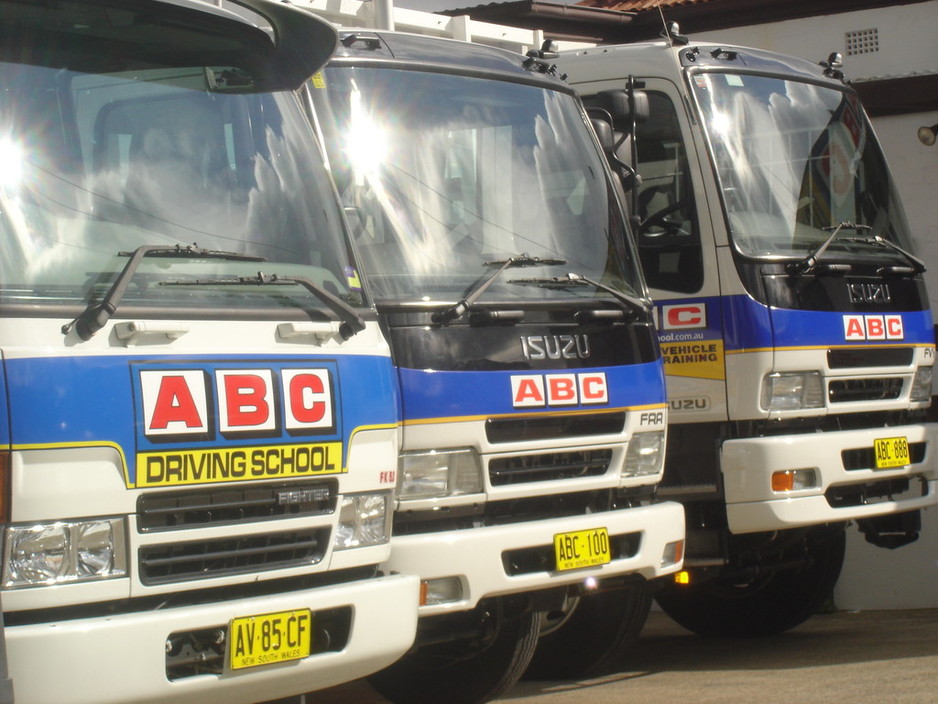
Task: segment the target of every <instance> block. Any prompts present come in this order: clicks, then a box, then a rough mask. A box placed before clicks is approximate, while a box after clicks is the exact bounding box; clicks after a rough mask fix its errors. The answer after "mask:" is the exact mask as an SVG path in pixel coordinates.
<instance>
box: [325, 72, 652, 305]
mask: <svg viewBox="0 0 938 704" xmlns="http://www.w3.org/2000/svg"><path fill="white" fill-rule="evenodd" d="M324 79H325V87H324V88H323V87H319V88H314V90H313V92H314V100H315V101H316V107H317V114H318V115H319V117H320V121H321V124H322V127H323V131H324V132H325V135H326V143H327V146H328V149H329V151H330V157H331V159H330V161H331V163H332V167H333V172H334V174H335V176H336V180H337V183H338V185H339V190H340V193H341V196H342V199H343V203H344V204H345V206H346V212H347V213H348V214H349V216H350V219H351V223H352V229H353V236H355V238H356V243H357V245H358V251H359V253H360V255H361V259H362V266H363V268H364V270H365V272H366V274H367V275H368V277H369V281H370V283H371V285H372V287H373V289H372V292H373V293H374V295H375V297H376V298H377V299H379V300H381V301H384V302H397V303H400V302H417V301H423V302H429V303H433V302H453V301H457V300H459V299H461V298H462V297H463V296H464V295H466V294H467V293H468V292H469V291H472V290H473V286H475V287H476V291H477V293H478V294H479V300H478V303H479V304H480V305H483V304H484V305H487V304H491V303H496V304H497V303H508V304H511V305H523V304H524V302H525V301H533V302H543V301H549V302H555V301H560V300H571V299H574V300H582V299H596V298H600V299H604V300H607V301H612V300H613V299H614V298H615V296H614V294H615V293H616V292H618V291H622V292H624V293H627V294H632V295H643V292H644V288H643V284H642V282H641V279H640V274H639V273H638V271H637V268H636V266H635V263H634V262H635V260H634V256H633V254H632V251H631V249H630V248H629V245H628V244H627V239H626V229H625V224H624V222H623V218H622V215H621V212H620V210H619V208H618V204H617V201H616V200H615V196H614V195H613V192H612V191H611V190H610V188H611V184H610V182H609V179H607V176H606V172H605V171H604V164H603V162H602V160H601V156H600V154H599V152H598V150H597V148H596V147H595V146H594V144H593V142H592V140H591V137H590V133H589V132H588V130H587V128H586V125H585V121H584V119H583V117H582V114H581V113H580V111H579V107H578V105H577V103H576V101H575V100H574V98H573V97H572V96H571V95H568V94H566V93H562V92H559V91H553V90H545V89H542V88H537V87H533V86H528V85H522V84H518V83H504V82H500V81H495V80H484V79H479V78H470V77H465V76H456V75H443V74H434V73H425V72H414V71H402V70H391V69H387V68H384V69H372V68H347V67H330V68H328V69H327V70H326V71H325V76H324ZM314 85H316V83H314ZM509 260H511V261H510V262H509ZM500 267H504V269H503V271H502V272H501V273H500V274H498V275H497V276H496V277H494V278H493V279H492V280H491V281H490V282H489V283H488V284H487V285H485V288H484V292H481V291H479V287H480V284H479V282H480V281H485V280H488V278H489V277H491V274H492V272H493V271H497V270H498V269H499V268H500ZM520 267H523V268H520ZM568 274H576V275H578V276H580V277H582V278H581V279H580V280H577V281H572V280H571V279H569V278H565V277H567V275H568ZM561 278H563V281H555V279H561ZM584 278H585V279H589V280H590V282H591V283H590V282H586V281H584V280H583V279H584ZM574 284H576V285H574ZM595 284H602V286H597V285H595ZM603 286H605V287H608V288H611V289H613V290H612V291H609V290H607V289H604V288H603Z"/></svg>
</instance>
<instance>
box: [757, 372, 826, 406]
mask: <svg viewBox="0 0 938 704" xmlns="http://www.w3.org/2000/svg"><path fill="white" fill-rule="evenodd" d="M823 407H824V388H823V385H822V384H821V373H820V372H783V373H778V372H776V373H775V374H769V375H768V376H766V377H765V378H764V379H763V380H762V408H764V409H765V410H767V411H795V410H799V409H802V408H823Z"/></svg>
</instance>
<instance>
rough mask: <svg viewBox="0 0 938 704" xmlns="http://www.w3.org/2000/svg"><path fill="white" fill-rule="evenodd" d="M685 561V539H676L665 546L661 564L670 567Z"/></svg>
mask: <svg viewBox="0 0 938 704" xmlns="http://www.w3.org/2000/svg"><path fill="white" fill-rule="evenodd" d="M683 561H684V541H683V540H675V541H674V542H673V543H668V544H667V545H665V546H664V553H663V554H662V556H661V566H662V567H670V566H671V565H679V564H681V562H683Z"/></svg>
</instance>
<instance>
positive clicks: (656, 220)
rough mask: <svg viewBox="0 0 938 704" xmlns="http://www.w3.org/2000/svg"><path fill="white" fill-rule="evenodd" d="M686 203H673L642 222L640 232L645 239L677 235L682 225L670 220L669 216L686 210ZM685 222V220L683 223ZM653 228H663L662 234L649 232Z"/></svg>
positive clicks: (680, 201) (639, 227)
mask: <svg viewBox="0 0 938 704" xmlns="http://www.w3.org/2000/svg"><path fill="white" fill-rule="evenodd" d="M684 205H685V203H684V201H682V200H679V201H677V202H675V203H671V204H670V205H668V206H665V207H664V208H661V210H658V211H656V212H654V213H652V214H651V215H649V216H648V217H647V218H645V219H644V220H642V222H641V224H640V225H639V226H638V229H639V232H640V233H641V234H642V236H643V237H660V236H662V235H675V234H677V231H678V229H679V228H680V223H678V222H673V221H671V220H668V216H669V215H671V214H672V213H675V212H677V211H678V210H683V209H684ZM681 222H683V220H682V221H681ZM652 227H660V228H662V231H661V232H648V230H649V229H651V228H652Z"/></svg>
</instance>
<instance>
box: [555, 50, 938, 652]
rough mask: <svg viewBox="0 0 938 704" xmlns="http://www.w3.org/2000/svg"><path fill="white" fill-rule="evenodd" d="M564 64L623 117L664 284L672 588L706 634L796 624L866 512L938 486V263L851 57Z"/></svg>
mask: <svg viewBox="0 0 938 704" xmlns="http://www.w3.org/2000/svg"><path fill="white" fill-rule="evenodd" d="M558 65H559V66H560V67H561V69H562V70H563V71H564V72H566V73H567V74H568V75H569V80H570V81H571V83H572V84H573V85H574V86H575V87H576V88H577V90H579V91H580V92H581V94H582V95H583V99H584V101H585V102H586V104H587V105H588V106H591V114H592V115H593V116H594V117H596V118H597V119H599V120H600V122H602V123H603V124H604V125H606V128H601V129H608V131H609V132H611V133H612V134H611V136H610V137H609V142H608V144H609V145H610V150H609V153H610V157H611V159H612V161H613V162H614V163H615V164H617V168H619V170H620V172H621V173H622V174H623V175H624V176H625V179H626V181H627V185H628V188H629V191H630V212H631V216H632V220H633V224H634V225H635V227H636V232H637V239H638V249H639V253H640V254H639V256H640V258H641V263H642V268H643V270H644V272H645V276H646V278H647V281H648V283H649V286H650V287H651V292H652V296H653V298H654V299H655V303H656V311H657V314H658V323H659V342H660V344H661V350H662V355H663V356H664V362H665V369H666V373H667V379H668V397H669V404H670V416H669V420H670V426H669V436H670V438H669V445H668V457H667V460H666V469H665V475H664V481H663V483H662V486H661V490H660V493H661V494H662V495H663V496H668V497H672V498H674V499H677V500H679V501H681V502H682V503H683V504H684V506H685V509H686V515H687V521H688V523H687V529H688V549H687V560H686V568H687V569H686V572H685V573H684V574H682V579H683V580H684V581H685V582H689V583H688V584H684V585H672V586H670V587H668V588H667V589H665V590H662V591H661V592H660V593H659V595H658V601H659V603H660V604H661V605H662V607H663V608H664V609H665V611H667V612H668V613H669V614H671V615H672V616H674V617H675V618H676V619H677V620H678V621H679V622H680V623H682V624H683V625H685V626H687V627H689V628H691V629H692V630H695V631H698V632H701V633H707V634H760V633H772V632H777V631H780V630H785V629H787V628H791V627H793V626H795V625H797V624H799V623H801V622H802V621H803V620H804V619H806V618H808V617H809V616H810V615H811V614H812V613H813V612H814V611H815V609H817V607H818V606H819V605H820V604H821V603H823V602H824V600H825V599H827V598H828V596H829V594H830V592H831V590H832V588H833V586H834V583H835V582H836V580H837V577H838V575H839V572H840V566H841V562H842V559H843V553H844V535H843V531H844V528H845V526H847V525H850V524H855V525H856V526H857V527H858V528H859V529H860V530H861V531H862V532H863V533H864V534H865V536H866V539H867V540H868V541H869V542H871V543H873V544H875V545H879V546H883V547H886V548H895V547H899V546H901V545H903V544H906V543H908V542H910V541H912V540H915V539H916V538H917V537H918V529H919V524H920V518H919V511H920V510H921V509H923V508H926V507H928V506H931V505H933V504H934V502H935V500H936V484H935V480H936V475H935V466H934V460H933V453H934V449H933V448H934V441H935V425H934V424H932V423H928V422H926V415H925V414H926V409H927V408H928V406H929V403H930V400H931V380H932V372H933V365H934V358H935V341H934V334H933V328H932V317H931V312H930V310H929V306H928V298H927V296H926V293H925V284H924V279H923V276H922V274H923V271H924V265H923V264H922V262H921V261H920V260H919V259H917V258H916V256H915V255H914V253H913V246H912V242H911V240H912V233H911V232H910V231H909V227H908V225H907V223H906V220H905V216H904V214H903V210H902V205H901V201H900V199H899V197H898V194H897V193H896V189H895V185H894V183H893V181H892V179H891V177H890V175H889V170H888V168H887V165H886V161H885V159H884V157H883V154H882V150H881V149H880V147H879V143H878V141H877V139H876V135H875V134H874V132H873V130H872V127H871V125H870V123H869V120H868V119H867V117H866V115H865V113H864V111H863V108H862V105H861V104H860V101H859V99H858V97H857V95H856V93H855V92H854V91H853V90H852V89H851V88H850V86H849V85H847V84H846V83H845V81H844V79H843V72H842V70H841V68H842V67H841V66H840V65H839V59H838V57H836V56H832V57H830V58H829V59H828V60H826V61H823V62H821V63H820V64H817V63H811V62H808V61H804V60H801V59H796V58H793V57H788V56H783V55H779V54H774V53H770V52H765V51H761V50H757V49H751V48H746V47H737V46H726V45H723V46H720V45H715V44H714V45H710V44H708V45H704V44H695V43H694V42H693V41H688V40H687V38H685V37H680V36H679V35H678V36H677V37H675V38H673V40H668V41H660V42H653V43H638V44H627V45H621V46H600V47H595V48H589V49H583V50H577V51H571V52H564V53H563V54H562V56H561V58H560V59H559V60H558ZM630 105H631V106H632V108H633V109H632V110H631V112H630V109H629V106H630ZM622 106H625V107H624V108H623V107H622ZM636 106H637V107H636ZM636 174H637V175H636Z"/></svg>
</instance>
